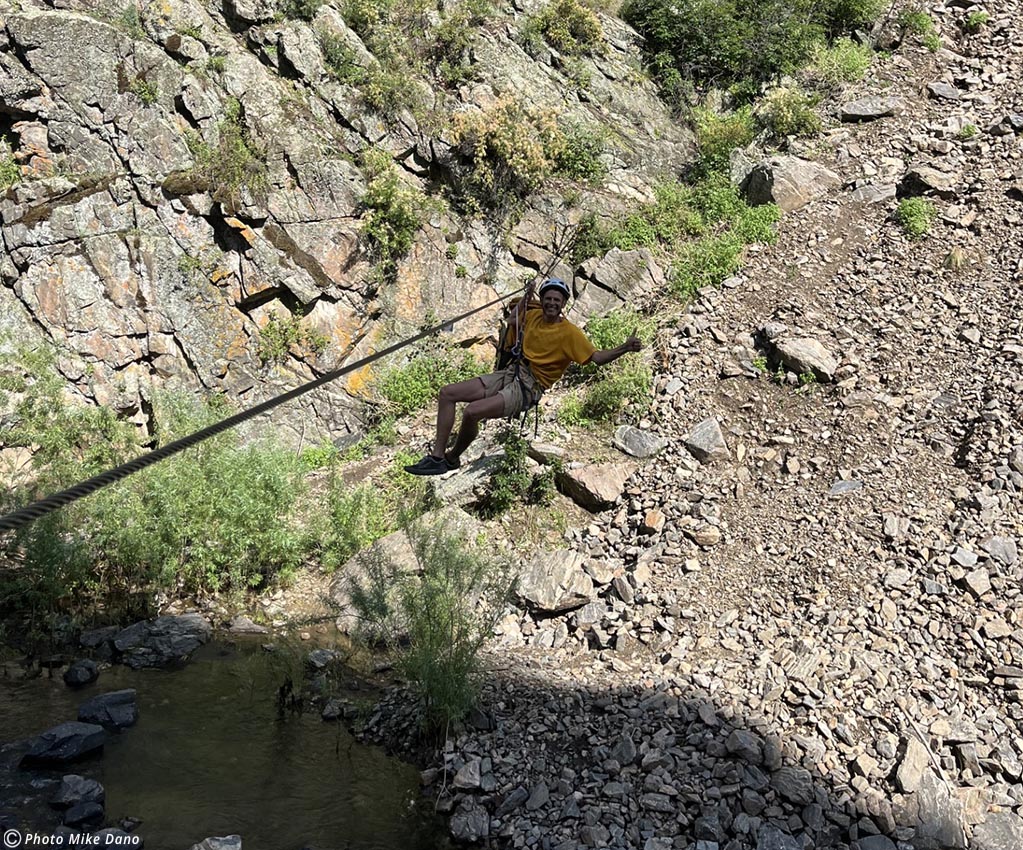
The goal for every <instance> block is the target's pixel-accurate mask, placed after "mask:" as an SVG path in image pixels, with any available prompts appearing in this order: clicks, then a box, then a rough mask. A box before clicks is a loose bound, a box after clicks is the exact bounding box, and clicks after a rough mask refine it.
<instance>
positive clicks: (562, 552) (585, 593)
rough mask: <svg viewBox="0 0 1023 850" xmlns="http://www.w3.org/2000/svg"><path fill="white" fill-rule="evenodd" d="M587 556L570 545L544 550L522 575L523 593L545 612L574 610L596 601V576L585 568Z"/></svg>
mask: <svg viewBox="0 0 1023 850" xmlns="http://www.w3.org/2000/svg"><path fill="white" fill-rule="evenodd" d="M583 560H584V558H583V556H582V555H581V554H580V553H578V552H572V551H569V550H567V549H559V550H557V551H555V552H547V551H544V550H541V551H540V552H539V553H538V554H537V555H536V557H535V558H534V559H533V560H532V561H531V562H530V563H529V564H527V565H526V567H525V568H524V569H523V571H522V573H521V575H520V576H519V583H518V588H517V592H518V595H519V597H520V598H521V599H522V600H523V601H524V602H525V603H526V604H527V605H528V606H529V607H531V608H533V609H534V610H536V611H539V612H542V613H545V614H558V613H561V612H563V611H571V610H573V609H574V608H581V607H582V606H583V605H585V604H586V603H588V602H592V601H593V598H594V591H593V580H592V579H591V578H590V577H589V575H587V574H586V572H585V570H584V569H583Z"/></svg>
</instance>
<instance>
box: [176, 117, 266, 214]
mask: <svg viewBox="0 0 1023 850" xmlns="http://www.w3.org/2000/svg"><path fill="white" fill-rule="evenodd" d="M242 118H243V116H242V107H241V104H240V103H239V101H237V100H236V99H234V98H229V99H228V101H227V102H226V103H225V104H224V118H223V120H222V121H220V123H218V124H217V130H216V135H215V138H214V140H213V142H212V143H210V142H207V141H205V140H204V139H203V138H201V137H200V136H199V135H198V134H197V133H189V134H187V135H186V137H185V141H186V143H187V144H188V149H189V152H190V153H191V154H192V158H193V160H194V162H195V165H194V166H193V169H192V171H193V174H195V175H196V176H197V177H198V178H199V179H201V180H202V181H204V182H205V183H206V184H207V185H208V187H209V191H210V193H211V194H212V195H213V198H214V200H217V201H220V202H222V203H224V202H228V203H231V204H234V203H236V202H237V200H238V195H239V193H240V192H241V190H242V189H246V190H248V191H249V192H250V193H252V194H257V195H258V194H261V193H263V192H265V191H266V188H267V185H268V184H267V169H266V160H265V158H264V156H263V154H262V153H261V152H260V151H259V150H258V148H257V146H256V144H255V142H254V141H253V139H252V137H251V136H250V135H249V133H248V131H247V130H246V129H245V126H244V124H243V120H242Z"/></svg>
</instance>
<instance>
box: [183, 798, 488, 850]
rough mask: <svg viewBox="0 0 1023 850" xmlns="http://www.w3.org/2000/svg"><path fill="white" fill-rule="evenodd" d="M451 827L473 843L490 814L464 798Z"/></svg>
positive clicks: (484, 832)
mask: <svg viewBox="0 0 1023 850" xmlns="http://www.w3.org/2000/svg"><path fill="white" fill-rule="evenodd" d="M450 828H451V837H452V838H454V839H455V841H458V842H461V843H465V844H473V843H475V842H477V841H480V840H481V839H484V838H486V837H487V836H488V835H489V834H490V815H489V813H488V812H487V810H486V809H485V808H483V806H481V805H480V804H479V803H477V802H476V801H475V800H463V801H462V803H461V805H460V806H459V807H458V810H457V811H456V812H455V813H454V814H453V815H452V816H451V823H450ZM193 850H194V848H193Z"/></svg>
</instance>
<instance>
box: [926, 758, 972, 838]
mask: <svg viewBox="0 0 1023 850" xmlns="http://www.w3.org/2000/svg"><path fill="white" fill-rule="evenodd" d="M916 800H917V803H918V804H919V813H918V815H917V826H916V835H915V836H914V846H916V847H920V848H926V850H963V848H965V847H966V830H965V827H964V826H963V806H962V803H961V802H960V801H959V800H958V799H956V798H955V797H953V796H952V795H951V794H950V793H949V791H948V788H947V787H946V785H945V783H944V782H942V781H941V780H940V779H938V777H937V776H935V775H934V774H933V773H931V772H930V771H927V772H926V773H924V775H923V779H922V780H921V782H920V787H919V789H918V790H917V792H916Z"/></svg>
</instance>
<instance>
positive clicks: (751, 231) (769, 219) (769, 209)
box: [732, 204, 781, 245]
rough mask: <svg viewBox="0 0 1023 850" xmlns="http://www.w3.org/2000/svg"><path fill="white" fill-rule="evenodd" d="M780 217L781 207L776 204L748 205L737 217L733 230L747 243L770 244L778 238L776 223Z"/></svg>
mask: <svg viewBox="0 0 1023 850" xmlns="http://www.w3.org/2000/svg"><path fill="white" fill-rule="evenodd" d="M780 219H781V209H780V208H779V207H778V206H777V205H776V204H761V205H760V206H758V207H746V208H745V209H744V210H742V212H740V213H739V215H738V217H737V218H736V220H735V224H734V225H733V226H732V232H733V233H734V234H735V235H736V236H737V237H738V238H739V240H740V241H741V242H743V243H745V244H747V245H749V244H751V243H753V242H762V243H764V244H768V245H769V244H771V243H772V242H774V241H775V240H776V239H777V238H778V231H777V230H776V229H775V224H777V223H778V221H779V220H780Z"/></svg>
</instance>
